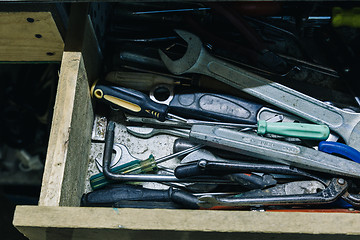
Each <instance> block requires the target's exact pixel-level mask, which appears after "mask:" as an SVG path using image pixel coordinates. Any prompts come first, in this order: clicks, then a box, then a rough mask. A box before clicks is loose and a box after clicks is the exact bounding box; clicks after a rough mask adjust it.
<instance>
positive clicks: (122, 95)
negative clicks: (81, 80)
mask: <svg viewBox="0 0 360 240" xmlns="http://www.w3.org/2000/svg"><path fill="white" fill-rule="evenodd" d="M91 95H92V96H93V97H94V98H96V99H98V100H100V101H102V102H105V103H107V104H110V105H111V106H113V107H115V108H120V109H122V110H124V111H125V112H128V113H130V114H133V115H135V116H139V117H152V118H156V119H158V120H160V121H165V118H166V116H167V112H168V108H169V107H168V106H167V105H165V104H160V103H156V102H154V101H152V100H151V99H150V98H149V97H148V96H147V95H146V94H144V93H142V92H139V91H136V90H133V89H130V88H124V87H117V86H112V85H109V84H106V83H105V84H99V83H97V82H95V83H94V85H93V86H92V87H91Z"/></svg>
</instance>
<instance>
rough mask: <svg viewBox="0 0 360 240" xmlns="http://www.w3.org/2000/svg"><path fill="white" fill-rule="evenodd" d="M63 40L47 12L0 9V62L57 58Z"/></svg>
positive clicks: (59, 58)
mask: <svg viewBox="0 0 360 240" xmlns="http://www.w3.org/2000/svg"><path fill="white" fill-rule="evenodd" d="M63 49H64V41H63V39H62V37H61V35H60V33H59V30H58V28H57V26H56V23H55V21H54V19H53V17H52V14H51V12H0V61H1V62H4V61H6V62H8V61H10V62H11V61H17V62H18V61H32V62H33V61H45V62H47V61H61V57H62V52H63Z"/></svg>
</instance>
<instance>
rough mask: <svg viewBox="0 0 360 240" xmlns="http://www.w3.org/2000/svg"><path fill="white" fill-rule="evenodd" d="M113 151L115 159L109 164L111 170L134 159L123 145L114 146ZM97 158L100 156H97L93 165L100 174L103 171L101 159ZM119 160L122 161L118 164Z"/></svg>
mask: <svg viewBox="0 0 360 240" xmlns="http://www.w3.org/2000/svg"><path fill="white" fill-rule="evenodd" d="M113 150H114V151H115V157H114V158H112V159H111V164H110V167H111V168H114V167H117V166H118V165H119V164H125V163H128V162H131V161H132V160H134V157H133V156H131V154H130V153H129V151H128V149H127V147H126V146H125V145H123V144H114V146H113ZM99 156H100V154H99V155H98V157H96V158H95V165H96V167H97V169H98V170H99V172H102V171H103V166H102V158H100V157H99ZM121 158H122V159H123V160H122V161H121V163H120V159H121Z"/></svg>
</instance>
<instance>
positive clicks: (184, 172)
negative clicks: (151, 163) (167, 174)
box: [174, 163, 205, 179]
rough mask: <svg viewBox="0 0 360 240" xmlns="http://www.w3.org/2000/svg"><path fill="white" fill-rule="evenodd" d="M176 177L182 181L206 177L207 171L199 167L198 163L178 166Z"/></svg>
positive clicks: (175, 172)
mask: <svg viewBox="0 0 360 240" xmlns="http://www.w3.org/2000/svg"><path fill="white" fill-rule="evenodd" d="M174 175H175V177H177V178H179V179H182V178H188V177H195V176H202V175H205V171H204V170H203V169H202V168H200V167H199V166H198V164H197V163H192V164H187V165H183V166H177V167H176V168H175V171H174Z"/></svg>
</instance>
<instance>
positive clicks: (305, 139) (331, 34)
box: [82, 2, 360, 210]
mask: <svg viewBox="0 0 360 240" xmlns="http://www.w3.org/2000/svg"><path fill="white" fill-rule="evenodd" d="M342 7H343V8H339V7H337V6H336V7H335V6H333V5H329V4H326V3H321V4H320V3H306V4H305V3H304V4H299V3H296V5H295V4H292V3H278V2H267V3H259V2H253V3H206V4H200V3H181V4H180V3H176V4H175V3H172V4H165V5H164V4H153V3H152V4H148V3H119V4H116V5H114V6H113V15H112V20H111V23H110V25H109V29H108V35H107V38H106V39H105V40H106V43H107V47H108V49H111V50H112V51H111V54H109V51H108V52H107V51H105V53H106V54H105V59H106V61H105V62H106V63H107V64H106V65H105V72H106V73H107V74H106V76H105V75H104V79H100V80H99V81H96V82H95V83H94V84H93V85H92V87H91V95H92V97H93V98H94V99H95V100H96V103H97V107H98V109H101V108H103V107H104V106H110V107H111V108H107V109H108V110H109V109H111V114H110V115H111V116H110V117H109V119H110V120H109V121H108V122H107V120H106V118H104V117H103V118H102V120H98V119H97V120H95V125H94V132H95V134H94V135H93V140H96V141H99V140H100V141H102V140H103V141H105V146H104V151H103V157H102V159H96V166H97V168H98V170H99V173H97V174H94V175H92V176H91V177H90V184H91V187H92V189H93V190H94V191H93V192H90V193H86V194H84V196H83V198H82V205H83V206H113V207H140V208H190V209H200V208H201V209H249V208H259V207H261V208H266V210H274V209H293V208H296V209H300V208H322V209H323V208H358V207H359V206H360V194H359V186H360V182H359V179H360V164H359V163H360V162H359V161H360V152H359V150H360V144H359V142H360V123H359V122H360V113H358V108H357V107H355V106H354V105H356V104H358V103H359V101H358V97H357V96H359V95H358V92H357V89H359V88H357V87H356V86H357V85H358V84H359V83H358V82H356V81H355V80H354V78H353V75H350V74H346V73H345V72H346V71H345V72H344V71H342V70H341V66H345V65H346V66H348V67H349V69H351V71H357V70H359V69H360V68H357V69H356V67H355V66H357V65H356V64H357V63H358V62H359V56H360V55H359V54H357V53H359V52H357V51H358V50H359V49H358V48H357V47H354V46H353V41H356V39H357V40H358V39H359V37H360V33H359V31H358V29H357V28H356V26H349V25H348V23H347V22H346V21H344V22H343V23H340V22H339V21H340V20H338V19H339V14H340V15H341V16H343V17H344V19H346V18H347V17H349V15H351V14H352V15H354V16H352V17H354V18H356V17H358V16H356V14H355V13H354V12H352V11H350V10H348V9H347V8H346V7H347V6H342ZM135 9H136V10H135ZM254 9H255V10H254ZM284 13H286V14H284ZM334 26H336V27H334ZM350 30H351V32H352V33H353V34H354V35H353V36H352V37H351V38H348V39H347V42H342V46H346V47H347V49H348V50H346V51H348V53H350V52H351V53H352V57H351V58H350V57H349V58H346V59H345V58H342V57H343V56H345V55H346V56H349V54H348V53H345V52H342V54H341V55H340V54H337V55H334V56H333V58H334V59H331V61H326V58H327V57H328V56H324V54H322V51H321V48H320V47H319V45H322V44H321V43H319V41H320V40H321V36H323V37H324V36H325V35H326V37H327V38H328V39H329V41H330V40H331V42H332V41H333V39H335V38H336V39H337V40H336V41H338V42H337V44H339V42H340V40H339V39H338V37H339V36H341V37H344V35H346V34H345V33H344V32H346V31H350ZM346 36H347V35H346ZM319 39H320V40H319ZM325 41H326V42H329V41H327V40H326V39H325ZM320 42H321V41H320ZM322 47H325V48H326V46H322ZM349 49H350V50H349ZM325 51H326V52H327V53H328V54H330V52H331V51H327V50H325ZM114 53H116V54H114ZM348 62H351V66H350V65H347V63H348ZM340 63H341V64H340ZM329 66H330V67H329ZM331 67H333V68H334V69H333V68H331ZM349 71H350V70H349ZM325 86H326V87H325ZM318 89H320V90H318ZM314 92H316V93H314ZM313 93H314V94H313ZM310 95H311V96H310ZM325 100H326V101H331V102H325ZM114 115H118V116H120V115H121V116H122V117H124V119H123V120H115V122H116V123H115V122H114V119H113V118H112V117H113V116H114ZM104 119H105V120H104ZM106 123H107V124H106ZM120 125H121V126H123V125H124V126H125V127H126V130H127V132H128V133H129V134H131V135H133V136H135V137H137V138H139V143H140V139H151V138H153V137H154V136H155V135H164V134H165V135H171V136H174V137H178V139H176V140H175V141H174V142H173V154H170V155H168V156H163V157H161V158H157V159H155V157H154V156H153V155H150V156H149V158H148V159H146V160H139V159H137V158H135V157H133V156H132V155H131V154H130V153H129V150H128V148H127V147H126V146H125V145H124V144H120V143H118V142H116V139H118V137H116V136H115V128H116V127H119V126H120ZM105 126H106V129H105ZM96 133H100V135H99V134H98V135H97V134H96ZM96 135H97V136H96ZM114 139H115V140H114ZM114 151H115V154H114V157H113V152H114ZM155 155H157V154H155ZM156 157H158V156H156ZM174 158H176V160H175V161H177V162H178V164H177V166H175V167H173V168H168V167H165V166H163V165H162V164H161V163H163V162H165V161H168V160H169V159H173V161H174ZM143 182H157V183H161V184H164V185H166V186H169V188H168V189H149V188H145V187H143V186H141V183H143Z"/></svg>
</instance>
